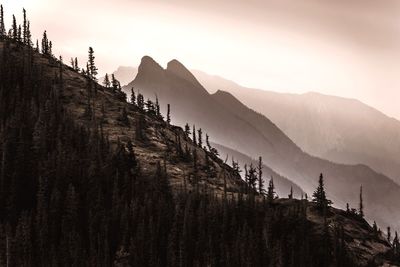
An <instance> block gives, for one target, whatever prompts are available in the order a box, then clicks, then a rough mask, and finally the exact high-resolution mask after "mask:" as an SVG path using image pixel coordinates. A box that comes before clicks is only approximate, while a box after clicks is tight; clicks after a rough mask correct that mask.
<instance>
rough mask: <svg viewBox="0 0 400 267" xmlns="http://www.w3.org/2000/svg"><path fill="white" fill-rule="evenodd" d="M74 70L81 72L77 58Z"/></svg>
mask: <svg viewBox="0 0 400 267" xmlns="http://www.w3.org/2000/svg"><path fill="white" fill-rule="evenodd" d="M74 70H75V71H79V66H78V58H77V57H75V64H74Z"/></svg>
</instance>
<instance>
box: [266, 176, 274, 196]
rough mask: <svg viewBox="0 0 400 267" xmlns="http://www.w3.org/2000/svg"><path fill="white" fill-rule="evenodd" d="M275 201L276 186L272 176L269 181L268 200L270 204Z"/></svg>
mask: <svg viewBox="0 0 400 267" xmlns="http://www.w3.org/2000/svg"><path fill="white" fill-rule="evenodd" d="M274 199H275V185H274V178H273V177H272V176H271V180H269V184H268V189H267V200H268V202H272V201H273V200H274Z"/></svg>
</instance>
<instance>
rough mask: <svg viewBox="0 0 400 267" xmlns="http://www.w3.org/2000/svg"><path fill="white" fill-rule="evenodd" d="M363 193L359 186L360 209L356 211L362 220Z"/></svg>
mask: <svg viewBox="0 0 400 267" xmlns="http://www.w3.org/2000/svg"><path fill="white" fill-rule="evenodd" d="M362 194H363V191H362V186H360V207H359V210H358V214H359V215H360V217H361V218H364V204H363V195H362Z"/></svg>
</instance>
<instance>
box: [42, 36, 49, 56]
mask: <svg viewBox="0 0 400 267" xmlns="http://www.w3.org/2000/svg"><path fill="white" fill-rule="evenodd" d="M42 54H43V55H49V54H50V53H49V39H48V38H47V32H46V31H44V32H43V38H42Z"/></svg>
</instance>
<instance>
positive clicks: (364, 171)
mask: <svg viewBox="0 0 400 267" xmlns="http://www.w3.org/2000/svg"><path fill="white" fill-rule="evenodd" d="M163 75H167V76H169V77H168V78H165V79H164V80H163V81H162V83H157V82H155V80H157V79H155V80H154V79H153V80H152V81H147V80H146V76H147V75H142V73H140V72H139V73H138V74H137V76H136V78H135V79H134V81H133V82H131V83H130V84H128V85H127V86H126V87H124V90H126V91H127V90H130V89H131V88H132V87H133V88H134V89H135V90H138V91H140V92H142V93H143V94H144V95H145V96H146V97H150V96H151V95H155V94H156V95H158V96H159V97H160V100H161V102H163V103H164V104H166V103H169V104H171V110H172V114H173V116H172V120H173V122H174V123H177V124H178V125H181V126H183V125H184V124H185V123H186V122H187V121H189V118H190V120H191V121H193V122H195V124H196V126H198V127H201V128H203V131H206V132H208V133H209V134H210V136H211V137H212V138H213V140H212V142H215V143H218V144H221V145H224V146H226V147H229V148H231V149H235V150H238V151H240V152H242V153H244V154H247V155H251V156H252V157H257V156H258V155H261V156H262V157H263V159H264V161H265V162H266V164H267V165H268V166H269V167H271V168H272V169H273V170H274V171H276V172H278V173H280V174H283V175H284V176H285V177H289V179H291V180H292V181H294V182H295V183H297V184H299V185H300V186H302V188H303V189H304V190H305V191H306V192H308V193H309V194H311V192H312V190H313V188H314V187H315V186H316V179H315V178H313V177H317V176H318V175H319V173H320V172H322V173H324V174H326V177H327V178H326V184H327V186H328V187H329V188H330V190H329V191H330V193H328V195H329V194H330V197H331V198H333V200H334V202H335V203H336V205H338V206H339V207H344V206H345V205H346V202H349V203H357V201H358V197H357V193H356V192H358V190H359V187H360V185H361V184H362V185H363V187H365V188H364V194H365V195H366V196H365V198H366V201H367V211H366V213H367V214H370V213H372V214H374V215H373V216H372V218H374V219H376V220H377V221H379V222H380V224H383V225H387V224H390V223H391V221H392V218H394V217H396V216H397V215H396V213H394V210H396V209H397V208H396V205H397V204H396V203H397V202H398V201H397V200H395V199H397V198H399V196H397V194H396V193H395V191H396V190H394V188H399V186H398V185H396V184H395V183H394V182H393V180H391V179H390V178H388V177H385V176H384V175H381V174H378V173H376V172H374V171H373V170H372V169H371V168H369V167H367V166H363V165H352V166H350V165H343V164H337V163H333V162H330V161H326V160H322V159H319V158H317V157H313V156H310V155H308V154H306V153H304V151H302V150H301V149H300V148H299V147H298V146H297V145H296V144H295V143H294V142H293V141H292V140H290V138H288V137H287V136H286V135H285V134H284V133H283V132H282V131H281V130H280V129H279V128H278V127H277V126H276V125H275V124H274V123H272V122H271V121H270V120H269V119H268V118H265V117H264V116H263V115H262V114H260V113H257V112H254V111H253V110H251V109H249V108H248V107H246V106H244V105H243V104H242V103H241V102H240V101H239V103H241V105H236V106H235V107H232V106H230V105H228V104H227V102H229V101H224V100H221V99H218V97H219V96H221V95H223V94H222V93H219V94H217V95H216V96H215V95H214V96H213V95H210V94H208V93H207V94H204V93H203V92H202V90H200V91H201V93H199V92H198V91H199V90H197V89H198V87H197V85H195V86H194V85H192V86H191V85H190V83H189V82H188V81H187V80H186V79H182V78H180V77H177V76H176V75H168V71H166V70H164V74H163ZM190 86H191V87H190ZM202 88H204V87H202ZM192 92H193V93H194V94H192ZM231 99H232V98H231ZM237 103H238V101H236V104H237ZM252 140H254V141H252ZM274 151H276V152H277V153H276V152H274ZM378 181H379V182H378ZM372 184H373V185H374V186H375V185H376V186H378V187H379V188H380V189H377V188H372V186H371V185H372ZM372 189H374V190H375V189H377V190H378V191H380V192H385V193H386V194H385V197H383V198H382V199H381V200H379V201H382V203H381V204H377V202H376V200H377V198H378V195H379V194H378V193H377V192H375V191H374V190H372ZM393 190H394V191H393ZM390 199H392V200H390ZM379 203H380V202H379ZM383 203H385V204H383ZM378 214H380V215H378ZM384 214H385V215H384ZM370 215H371V214H370ZM370 215H369V216H370ZM392 216H394V217H392ZM399 220H400V218H399ZM394 221H397V219H395V220H394ZM397 226H398V225H397V224H396V227H397Z"/></svg>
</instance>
